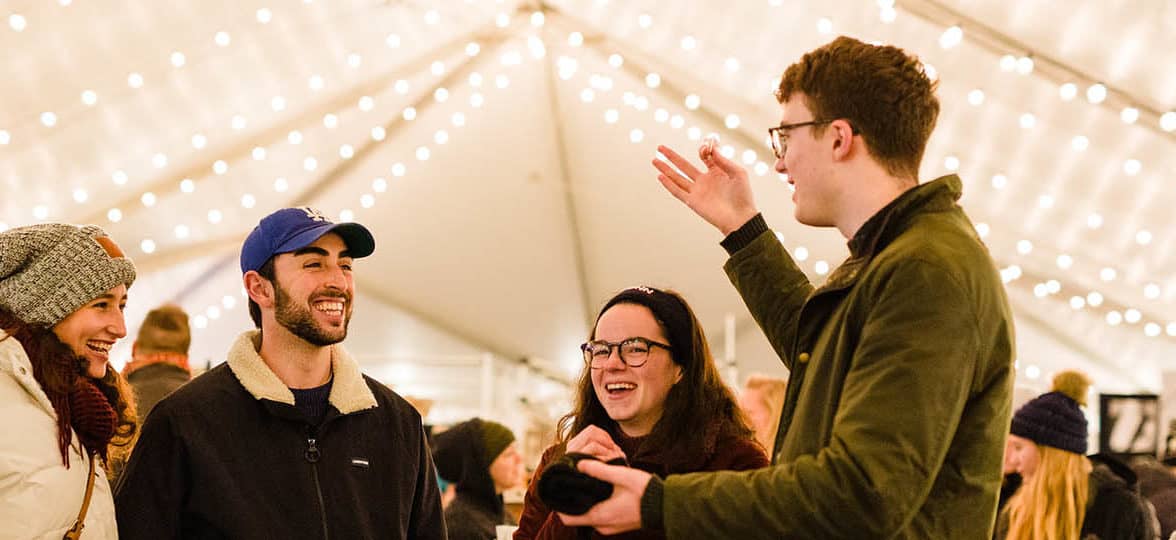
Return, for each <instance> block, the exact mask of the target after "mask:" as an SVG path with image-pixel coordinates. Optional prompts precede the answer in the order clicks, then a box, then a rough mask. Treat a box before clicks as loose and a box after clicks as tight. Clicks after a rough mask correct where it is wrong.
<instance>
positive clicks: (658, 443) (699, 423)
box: [556, 287, 754, 467]
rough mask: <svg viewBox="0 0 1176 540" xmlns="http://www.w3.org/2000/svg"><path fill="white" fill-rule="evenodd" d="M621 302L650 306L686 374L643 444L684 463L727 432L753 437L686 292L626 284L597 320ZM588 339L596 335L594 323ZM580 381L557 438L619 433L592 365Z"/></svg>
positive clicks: (710, 447)
mask: <svg viewBox="0 0 1176 540" xmlns="http://www.w3.org/2000/svg"><path fill="white" fill-rule="evenodd" d="M617 304H636V305H641V306H645V307H647V308H649V310H650V311H651V312H653V316H654V319H656V320H657V323H658V325H659V326H660V327H661V329H662V332H663V333H664V334H665V335H666V338H667V339H668V340H669V342H670V343H669V344H670V347H672V351H671V357H672V358H673V361H674V363H675V364H678V365H679V366H681V368H682V378H681V380H679V381H678V383H677V384H675V385H673V386H672V387H670V392H669V394H668V395H666V402H665V407H664V409H663V412H662V416H661V418H660V419H658V421H657V423H656V424H654V426H653V429H652V430H651V431H650V433H649V435H648V436H647V437H646V439H645V440H644V442H643V443H642V446H643V447H649V448H654V449H657V450H658V451H659V452H661V454H662V456H664V457H665V460H666V464H667V465H669V466H678V467H681V466H684V465H689V464H692V463H697V461H698V460H699V459H700V458H701V457H705V456H709V455H711V454H712V453H713V452H714V451H715V445H716V442H717V441H718V440H719V439H720V438H722V437H739V438H746V439H748V440H754V434H753V433H752V430H751V428H750V427H749V425H748V423H747V420H746V417H744V415H743V412H742V410H741V409H740V408H739V404H738V403H737V402H736V401H735V396H734V394H732V392H731V390H730V389H729V388H727V385H726V384H724V383H723V379H722V378H721V377H720V376H719V370H718V369H717V368H716V367H715V362H714V359H713V358H712V357H711V353H710V347H709V346H708V345H707V342H706V335H705V334H704V333H703V331H702V326H701V325H700V324H699V323H698V318H696V317H695V316H694V311H693V310H691V309H690V306H689V305H688V304H687V303H686V300H685V299H684V298H682V296H681V295H679V294H678V293H676V292H674V291H671V290H658V289H654V288H652V287H635V288H630V289H625V290H623V291H621V292H620V293H618V294H617V295H616V296H614V297H613V298H612V299H611V300H609V301H608V302H606V303H605V305H604V307H603V308H602V309H601V310H600V313H599V314H597V316H596V319H597V321H599V320H600V317H601V315H604V313H605V312H606V311H608V310H609V309H610V308H611V307H613V306H614V305H617ZM588 339H589V340H592V339H596V325H595V324H593V327H592V331H591V332H590V333H589V336H588ZM576 387H577V390H576V405H575V409H574V410H573V411H572V412H569V413H568V414H566V415H564V417H563V418H560V420H559V429H558V430H557V433H556V444H558V445H560V446H564V445H566V444H567V442H568V440H570V439H571V438H572V437H574V436H575V435H576V434H577V433H579V432H580V431H582V430H583V429H584V428H586V427H588V426H592V425H594V426H597V427H600V428H602V429H604V430H605V431H608V432H609V433H611V434H613V436H616V435H617V434H618V432H619V429H620V428H619V426H618V425H617V422H616V421H615V420H613V419H611V418H609V416H608V413H607V412H606V411H605V410H604V406H603V405H601V403H600V400H599V399H597V397H596V391H595V389H593V387H592V374H591V370H590V369H589V368H588V366H587V365H585V366H584V370H583V372H582V373H581V375H580V380H579V382H578V383H577V385H576Z"/></svg>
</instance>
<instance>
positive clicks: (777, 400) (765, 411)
mask: <svg viewBox="0 0 1176 540" xmlns="http://www.w3.org/2000/svg"><path fill="white" fill-rule="evenodd" d="M787 390H788V379H781V378H779V377H769V376H767V375H761V374H758V373H753V374H752V375H751V376H750V377H748V378H747V382H746V383H745V384H744V385H743V392H741V393H740V394H739V407H740V408H742V409H743V412H744V414H746V415H747V419H748V421H749V422H751V427H752V429H754V430H755V440H757V441H759V443H760V445H761V446H763V447H764V451H765V452H771V451H772V446H774V445H775V442H776V432H777V430H778V429H779V427H780V410H781V407H783V406H784V394H785V392H787Z"/></svg>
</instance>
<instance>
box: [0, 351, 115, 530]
mask: <svg viewBox="0 0 1176 540" xmlns="http://www.w3.org/2000/svg"><path fill="white" fill-rule="evenodd" d="M0 422H3V425H4V427H3V430H0V539H2V540H7V539H18V538H19V539H21V540H28V539H42V538H43V539H52V540H60V539H61V536H62V535H63V534H65V532H66V531H67V530H69V528H70V527H72V526H73V523H74V520H75V519H77V517H78V511H79V510H80V509H81V507H82V499H83V497H84V496H85V492H86V478H87V476H88V475H89V466H88V460H87V458H86V457H85V455H84V454H83V453H82V449H81V443H80V442H78V437H77V434H74V436H73V438H72V439H71V444H70V456H69V468H68V469H66V468H65V466H64V465H62V463H61V452H60V451H59V450H58V449H57V413H55V412H54V411H53V406H52V405H51V404H50V403H49V397H48V396H46V395H45V392H44V391H43V390H41V386H40V385H39V384H37V381H36V379H34V378H33V366H32V364H31V363H30V362H29V358H28V355H26V354H25V351H24V347H22V346H21V344H20V343H19V342H17V341H16V338H13V337H11V336H9V335H8V334H6V333H4V331H3V330H0ZM95 468H96V469H97V470H98V478H96V479H95V480H94V494H93V495H92V496H91V498H90V509H89V510H88V511H87V513H86V523H85V528H84V529H82V538H83V539H84V540H96V539H105V538H118V527H117V526H116V525H115V522H114V500H113V498H112V497H111V494H110V484H109V482H108V481H107V480H106V472H105V471H103V470H102V467H101V464H100V463H99V462H98V461H95Z"/></svg>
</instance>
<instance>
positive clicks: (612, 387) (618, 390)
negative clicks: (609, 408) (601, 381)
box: [604, 382, 637, 397]
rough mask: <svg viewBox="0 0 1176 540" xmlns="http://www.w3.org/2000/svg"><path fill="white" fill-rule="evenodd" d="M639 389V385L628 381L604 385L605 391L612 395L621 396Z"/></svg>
mask: <svg viewBox="0 0 1176 540" xmlns="http://www.w3.org/2000/svg"><path fill="white" fill-rule="evenodd" d="M636 389H637V385H636V384H633V383H628V382H615V383H608V384H606V385H604V390H605V392H608V395H609V396H610V397H620V396H623V395H625V394H627V393H629V392H632V391H633V390H636Z"/></svg>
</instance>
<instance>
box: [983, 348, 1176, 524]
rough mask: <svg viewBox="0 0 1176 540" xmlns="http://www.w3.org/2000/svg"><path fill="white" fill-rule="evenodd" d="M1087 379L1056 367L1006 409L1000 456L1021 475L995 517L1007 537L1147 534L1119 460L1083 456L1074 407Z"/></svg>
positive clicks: (1079, 416) (1083, 429)
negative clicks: (1007, 424)
mask: <svg viewBox="0 0 1176 540" xmlns="http://www.w3.org/2000/svg"><path fill="white" fill-rule="evenodd" d="M1089 388H1090V378H1089V377H1087V376H1086V375H1085V374H1083V373H1080V372H1077V371H1063V372H1060V373H1058V374H1057V375H1056V376H1055V377H1054V379H1053V388H1052V389H1051V391H1050V392H1048V393H1045V394H1042V395H1040V396H1038V397H1036V398H1034V399H1032V400H1030V401H1029V402H1028V403H1026V404H1025V405H1024V406H1022V407H1021V408H1020V409H1017V412H1016V413H1015V414H1014V415H1013V422H1012V428H1011V430H1010V434H1009V444H1008V447H1007V448H1008V453H1009V454H1008V456H1007V460H1008V463H1009V465H1010V466H1011V467H1013V468H1014V469H1016V471H1017V472H1018V473H1020V474H1021V477H1022V478H1023V479H1024V481H1023V483H1022V484H1021V487H1020V488H1019V489H1018V490H1017V492H1016V493H1015V494H1014V495H1013V496H1012V498H1011V499H1009V502H1008V505H1007V506H1006V507H1005V508H1004V510H1002V511H1001V513H1000V516H999V517H998V519H997V527H996V536H995V537H996V538H997V539H1005V538H1007V539H1010V540H1014V539H1015V540H1038V539H1041V540H1055V539H1056V540H1078V539H1079V538H1082V539H1087V538H1096V539H1098V540H1115V539H1125V540H1137V539H1138V540H1151V539H1154V538H1156V531H1155V529H1154V525H1153V524H1152V517H1151V515H1150V512H1149V510H1148V508H1147V506H1146V505H1145V504H1146V503H1144V501H1143V499H1142V498H1141V497H1140V496H1139V493H1138V491H1137V490H1136V488H1135V485H1134V484H1135V475H1134V474H1133V473H1132V472H1131V470H1130V469H1129V468H1127V467H1126V466H1125V465H1123V464H1122V463H1119V462H1117V461H1114V460H1113V459H1110V458H1107V457H1103V456H1094V457H1092V458H1087V457H1086V456H1085V455H1084V454H1085V453H1086V437H1087V423H1086V416H1085V415H1084V414H1083V412H1082V409H1081V408H1080V407H1081V406H1082V405H1085V404H1086V393H1087V390H1089Z"/></svg>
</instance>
